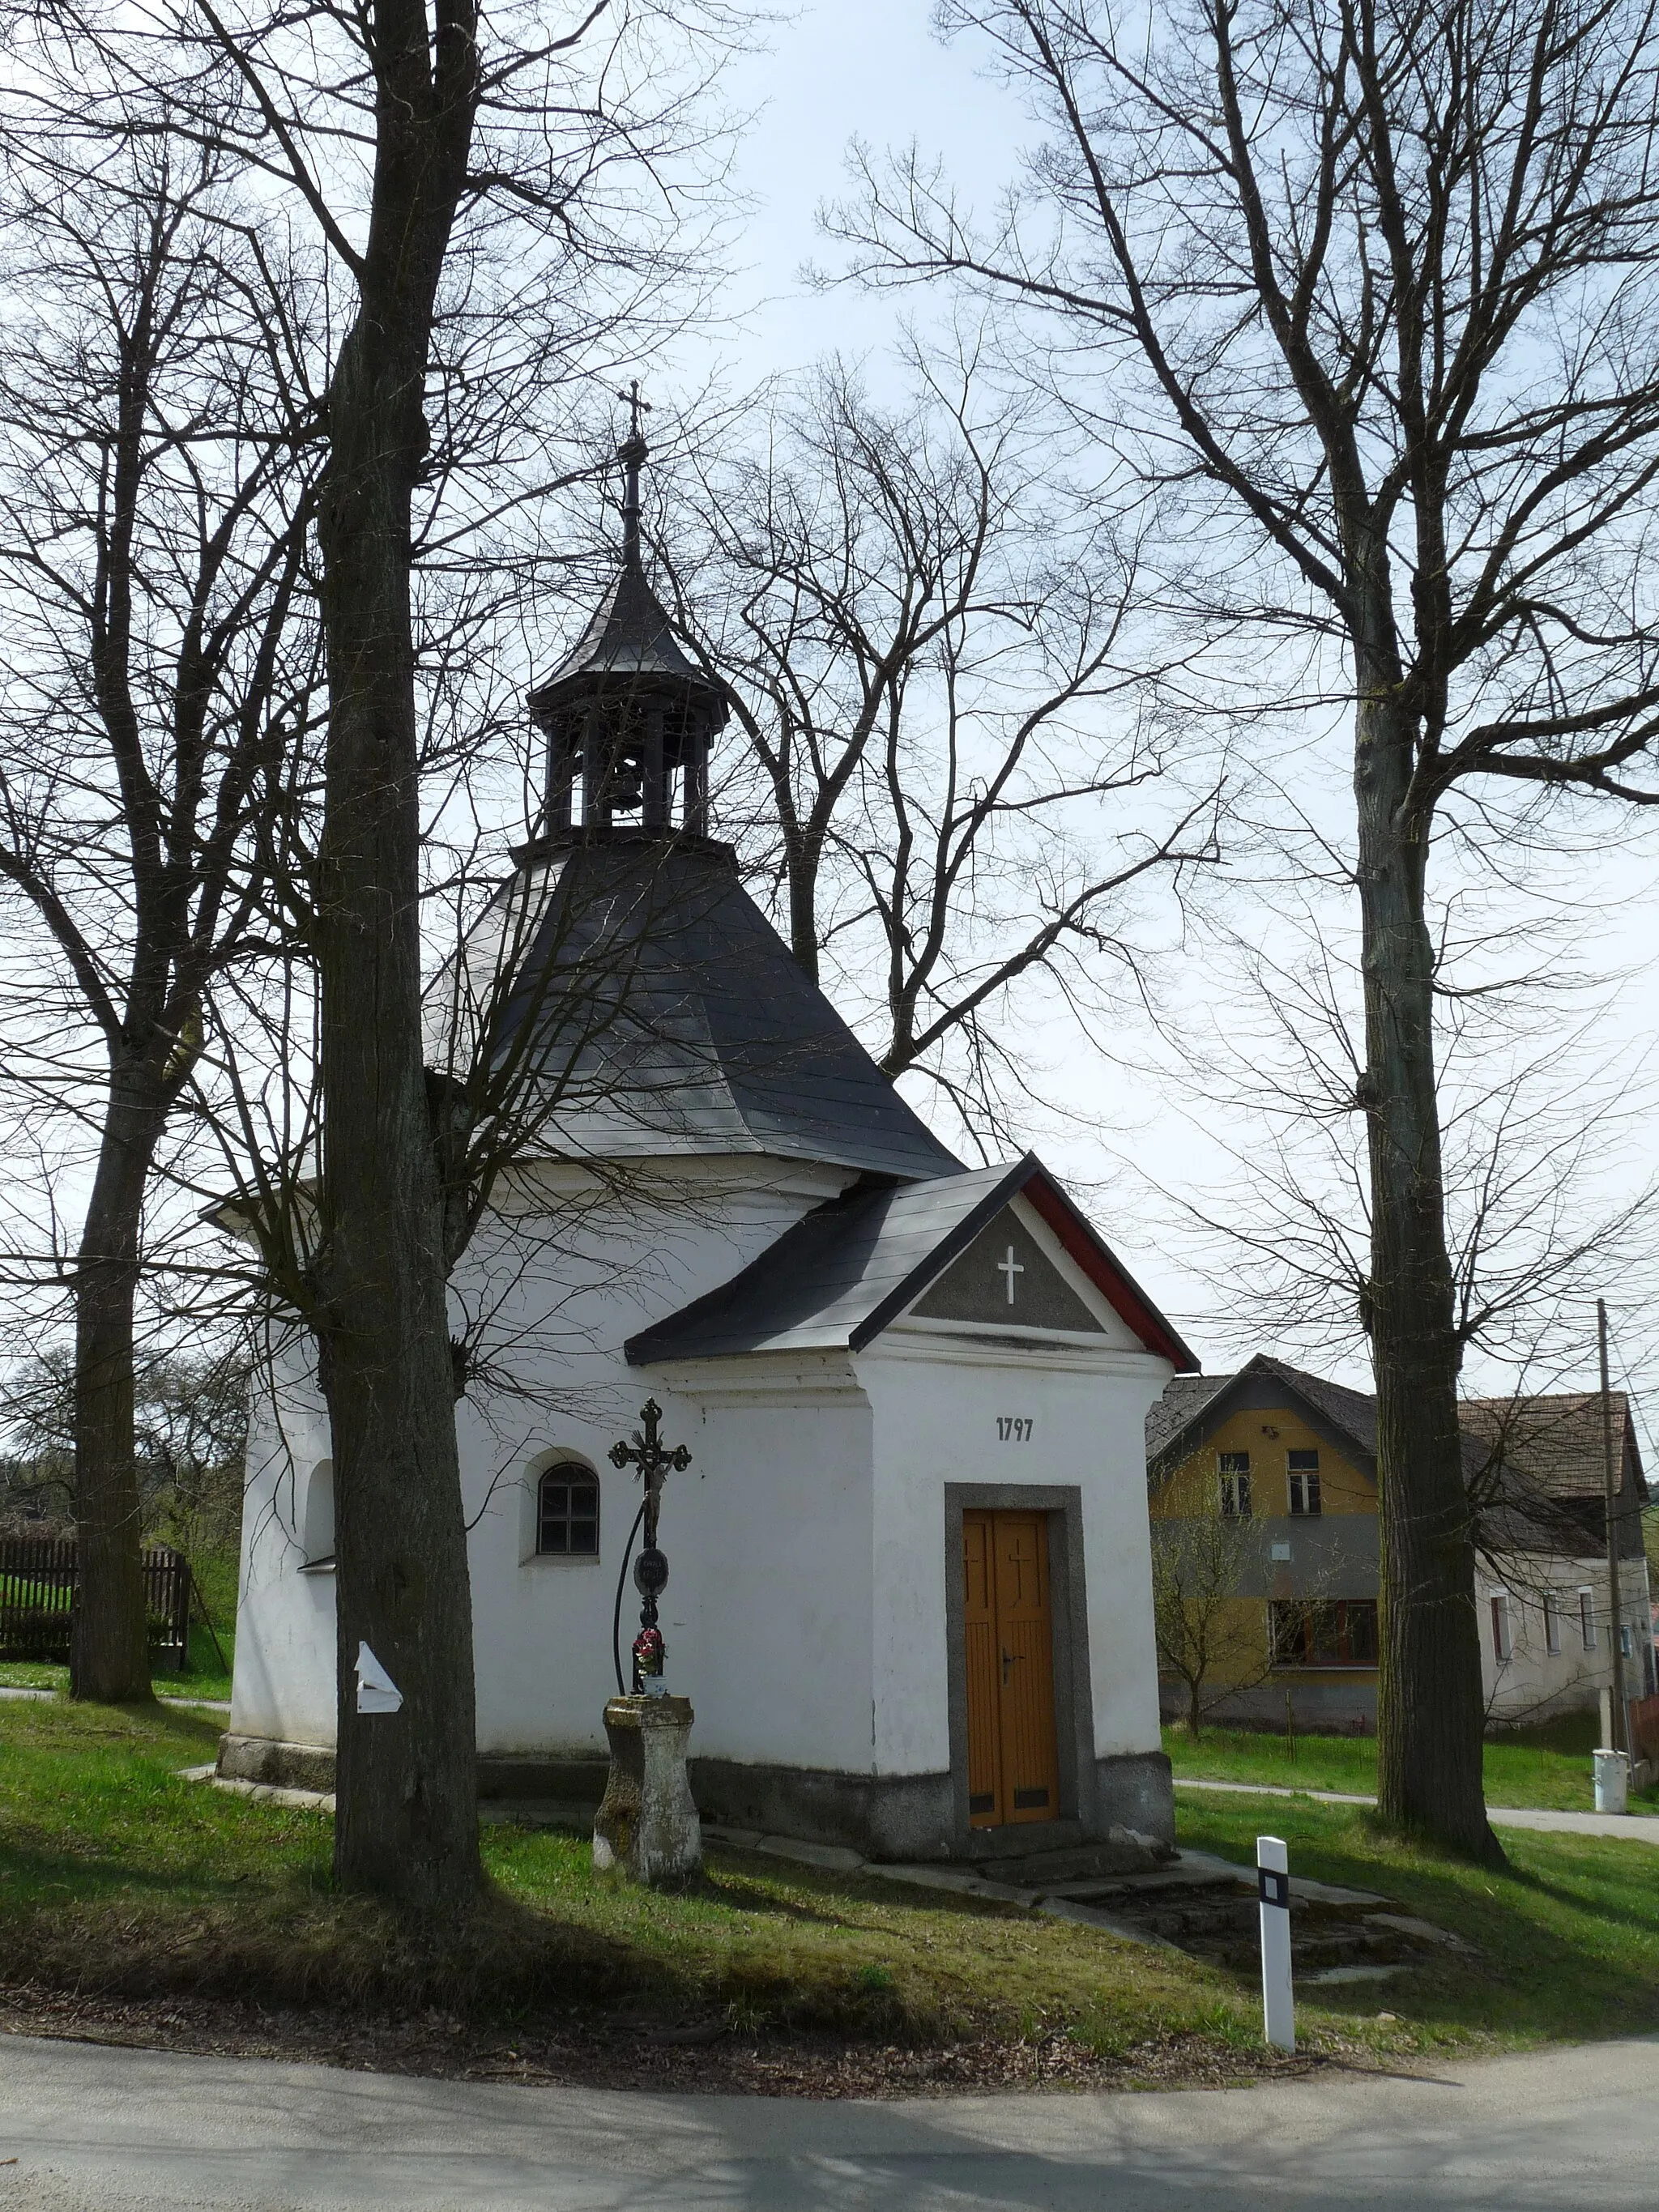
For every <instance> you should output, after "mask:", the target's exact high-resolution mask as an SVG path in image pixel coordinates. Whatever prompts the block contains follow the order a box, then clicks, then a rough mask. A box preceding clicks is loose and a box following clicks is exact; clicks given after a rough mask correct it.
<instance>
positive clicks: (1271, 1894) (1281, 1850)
mask: <svg viewBox="0 0 1659 2212" xmlns="http://www.w3.org/2000/svg"><path fill="white" fill-rule="evenodd" d="M1255 1869H1256V1872H1255V1880H1256V1891H1257V1894H1258V1895H1259V1896H1260V1898H1261V1905H1260V1907H1259V1910H1260V1912H1261V2030H1262V2033H1263V2034H1264V2035H1265V2036H1266V2038H1267V2041H1268V2042H1269V2043H1271V2044H1273V2045H1275V2046H1276V2048H1277V2049H1279V2050H1280V2051H1294V2050H1295V2049H1296V1997H1295V1994H1294V1992H1293V1990H1291V1871H1290V1869H1291V1862H1290V1854H1289V1853H1288V1852H1287V1851H1286V1850H1285V1846H1284V1844H1282V1843H1281V1842H1280V1841H1279V1838H1278V1837H1277V1836H1258V1837H1257V1838H1256V1839H1255Z"/></svg>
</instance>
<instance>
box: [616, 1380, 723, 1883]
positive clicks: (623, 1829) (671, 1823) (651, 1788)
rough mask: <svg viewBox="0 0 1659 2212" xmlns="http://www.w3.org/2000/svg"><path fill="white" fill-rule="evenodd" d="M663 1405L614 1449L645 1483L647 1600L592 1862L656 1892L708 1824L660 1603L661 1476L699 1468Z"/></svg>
mask: <svg viewBox="0 0 1659 2212" xmlns="http://www.w3.org/2000/svg"><path fill="white" fill-rule="evenodd" d="M661 1419H662V1407H660V1406H659V1405H658V1403H657V1401H656V1400H655V1399H654V1398H652V1399H648V1400H647V1402H646V1404H645V1405H644V1406H643V1407H641V1412H640V1424H641V1425H640V1427H639V1428H637V1429H635V1431H634V1435H633V1439H632V1441H631V1443H617V1444H613V1445H612V1446H611V1465H612V1466H613V1467H637V1468H638V1469H639V1470H640V1475H641V1480H643V1482H644V1484H645V1511H644V1516H643V1518H644V1522H645V1548H644V1549H643V1550H642V1551H641V1553H640V1556H639V1558H638V1559H636V1560H635V1565H634V1583H635V1588H636V1589H638V1591H639V1593H640V1595H641V1600H642V1601H643V1602H642V1603H641V1607H640V1632H639V1634H638V1635H637V1636H636V1637H635V1639H634V1686H633V1694H632V1695H631V1696H623V1697H617V1698H612V1699H609V1701H608V1702H607V1703H606V1705H605V1735H606V1738H607V1740H608V1741H609V1742H610V1746H611V1772H610V1775H609V1776H608V1778H607V1779H606V1782H605V1796H604V1798H603V1799H602V1801H601V1802H600V1805H599V1813H598V1814H597V1816H596V1817H595V1819H594V1822H593V1864H594V1867H595V1869H597V1870H598V1871H599V1873H601V1874H605V1873H608V1872H610V1871H611V1870H612V1869H616V1870H617V1871H618V1872H621V1873H624V1874H627V1875H631V1876H632V1878H633V1879H634V1880H635V1881H640V1882H645V1883H647V1884H648V1885H650V1886H651V1887H656V1886H657V1884H659V1882H665V1881H684V1878H685V1876H686V1875H690V1874H693V1873H695V1872H696V1869H697V1868H698V1867H699V1866H701V1865H702V1821H701V1820H699V1819H698V1817H697V1808H696V1801H695V1800H694V1799H693V1797H692V1795H691V1783H690V1776H689V1775H688V1773H687V1771H686V1757H687V1753H688V1750H689V1748H690V1736H691V1723H692V1722H693V1720H694V1719H695V1717H696V1716H695V1714H694V1713H693V1712H692V1710H691V1700H690V1699H689V1698H677V1697H672V1696H671V1695H669V1693H668V1682H667V1676H666V1673H665V1668H666V1663H667V1656H668V1647H667V1645H666V1644H665V1643H664V1641H663V1636H662V1631H661V1629H660V1628H659V1626H658V1625H657V1618H658V1616H657V1600H658V1599H659V1597H660V1596H661V1595H662V1593H663V1591H664V1589H665V1588H666V1586H667V1583H668V1561H667V1559H665V1557H664V1555H663V1553H661V1551H659V1548H658V1546H657V1516H658V1514H659V1511H660V1510H661V1505H662V1486H663V1479H664V1477H665V1475H666V1474H667V1473H668V1471H669V1469H670V1468H673V1469H674V1470H675V1471H676V1472H677V1473H678V1472H681V1471H683V1470H684V1468H688V1467H690V1464H691V1455H690V1452H689V1451H688V1450H687V1449H686V1448H685V1446H684V1444H678V1445H677V1446H676V1447H675V1448H674V1449H672V1450H670V1449H668V1448H667V1446H666V1445H665V1444H664V1443H663V1441H662V1438H661V1436H660V1434H659V1423H660V1421H661Z"/></svg>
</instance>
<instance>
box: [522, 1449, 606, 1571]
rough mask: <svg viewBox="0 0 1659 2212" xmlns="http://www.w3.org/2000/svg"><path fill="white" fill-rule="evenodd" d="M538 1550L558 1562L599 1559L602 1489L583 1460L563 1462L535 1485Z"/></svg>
mask: <svg viewBox="0 0 1659 2212" xmlns="http://www.w3.org/2000/svg"><path fill="white" fill-rule="evenodd" d="M536 1549H537V1551H538V1553H541V1554H543V1555H544V1556H548V1555H550V1556H552V1557H554V1558H557V1559H573V1558H574V1559H598V1558H599V1481H598V1479H597V1478H596V1476H595V1475H594V1474H593V1470H592V1468H586V1467H584V1466H583V1465H582V1464H581V1462H580V1460H561V1461H560V1462H559V1464H558V1465H557V1466H556V1467H550V1468H548V1469H547V1471H546V1473H545V1474H544V1475H543V1476H542V1478H541V1480H540V1481H539V1483H538V1485H537V1486H536Z"/></svg>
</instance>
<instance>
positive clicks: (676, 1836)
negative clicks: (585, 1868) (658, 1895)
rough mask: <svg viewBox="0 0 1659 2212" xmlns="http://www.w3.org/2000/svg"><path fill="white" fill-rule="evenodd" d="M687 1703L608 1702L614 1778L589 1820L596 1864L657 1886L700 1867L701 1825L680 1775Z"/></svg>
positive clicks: (665, 1700)
mask: <svg viewBox="0 0 1659 2212" xmlns="http://www.w3.org/2000/svg"><path fill="white" fill-rule="evenodd" d="M694 1717H695V1716H694V1714H693V1713H692V1711H691V1700H690V1698H612V1699H610V1700H609V1702H608V1703H607V1705H606V1706H605V1735H607V1736H608V1737H609V1738H610V1740H611V1773H610V1777H609V1778H608V1780H607V1781H606V1783H605V1797H604V1800H603V1802H601V1804H600V1806H599V1813H598V1815H597V1817H596V1818H595V1820H594V1822H593V1864H594V1866H595V1868H596V1869H598V1870H599V1872H600V1873H601V1874H604V1873H605V1872H607V1871H608V1870H609V1869H611V1868H612V1867H615V1868H617V1869H619V1870H620V1871H621V1872H623V1873H624V1874H627V1875H631V1876H632V1878H633V1879H634V1880H635V1881H641V1882H644V1883H645V1884H647V1887H651V1888H653V1889H654V1888H655V1887H657V1886H658V1884H659V1883H661V1882H665V1881H683V1880H684V1877H685V1876H686V1875H689V1874H695V1873H696V1869H698V1868H699V1867H700V1866H701V1865H702V1821H701V1820H699V1819H698V1818H697V1808H696V1802H694V1800H693V1798H692V1796H691V1784H690V1780H689V1779H688V1778H687V1775H686V1771H685V1756H686V1747H687V1745H688V1742H689V1741H690V1735H691V1723H692V1721H693V1719H694Z"/></svg>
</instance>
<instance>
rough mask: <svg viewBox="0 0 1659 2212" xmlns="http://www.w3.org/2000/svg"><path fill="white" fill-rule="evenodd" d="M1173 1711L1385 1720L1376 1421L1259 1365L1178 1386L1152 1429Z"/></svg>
mask: <svg viewBox="0 0 1659 2212" xmlns="http://www.w3.org/2000/svg"><path fill="white" fill-rule="evenodd" d="M1146 1468H1147V1494H1148V1502H1149V1504H1150V1507H1151V1511H1152V1548H1153V1559H1154V1579H1155V1583H1156V1585H1157V1589H1158V1613H1159V1690H1160V1696H1161V1699H1162V1702H1163V1705H1164V1713H1165V1716H1166V1717H1169V1718H1176V1717H1182V1716H1183V1715H1185V1714H1186V1713H1187V1711H1188V1709H1189V1707H1190V1705H1192V1703H1193V1700H1194V1695H1196V1697H1197V1699H1198V1701H1199V1704H1200V1707H1201V1708H1202V1709H1203V1710H1205V1711H1210V1712H1212V1713H1213V1714H1214V1717H1216V1718H1218V1719H1223V1720H1232V1721H1243V1722H1245V1723H1249V1722H1256V1723H1264V1724H1265V1723H1278V1724H1280V1725H1282V1724H1283V1723H1284V1720H1285V1713H1286V1708H1287V1702H1288V1705H1289V1708H1290V1710H1291V1711H1292V1712H1293V1714H1294V1717H1295V1721H1296V1725H1297V1727H1299V1728H1308V1729H1356V1730H1358V1729H1370V1728H1373V1727H1375V1725H1376V1592H1377V1541H1376V1538H1377V1528H1376V1408H1375V1406H1374V1404H1373V1401H1371V1399H1370V1398H1369V1397H1368V1396H1366V1395H1364V1393H1363V1392H1361V1391H1358V1390H1348V1389H1343V1388H1342V1386H1341V1385H1340V1384H1339V1383H1327V1382H1325V1381H1323V1380H1322V1378H1321V1377H1319V1376H1315V1375H1308V1374H1304V1373H1303V1372H1302V1371H1301V1370H1299V1369H1297V1368H1294V1367H1289V1366H1286V1365H1285V1363H1284V1362H1283V1361H1281V1360H1277V1359H1270V1358H1267V1357H1266V1356H1265V1355H1259V1356H1258V1357H1257V1358H1255V1359H1252V1360H1251V1361H1250V1362H1249V1364H1248V1365H1247V1366H1245V1367H1243V1368H1241V1369H1240V1370H1239V1371H1238V1372H1237V1374H1236V1375H1231V1376H1225V1375H1224V1376H1214V1375H1182V1376H1177V1377H1176V1380H1175V1381H1174V1382H1173V1383H1170V1386H1169V1389H1167V1390H1166V1391H1165V1393H1164V1397H1163V1399H1162V1400H1161V1401H1159V1403H1158V1405H1156V1406H1155V1407H1153V1408H1152V1413H1151V1414H1150V1415H1149V1416H1148V1418H1147V1423H1146Z"/></svg>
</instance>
